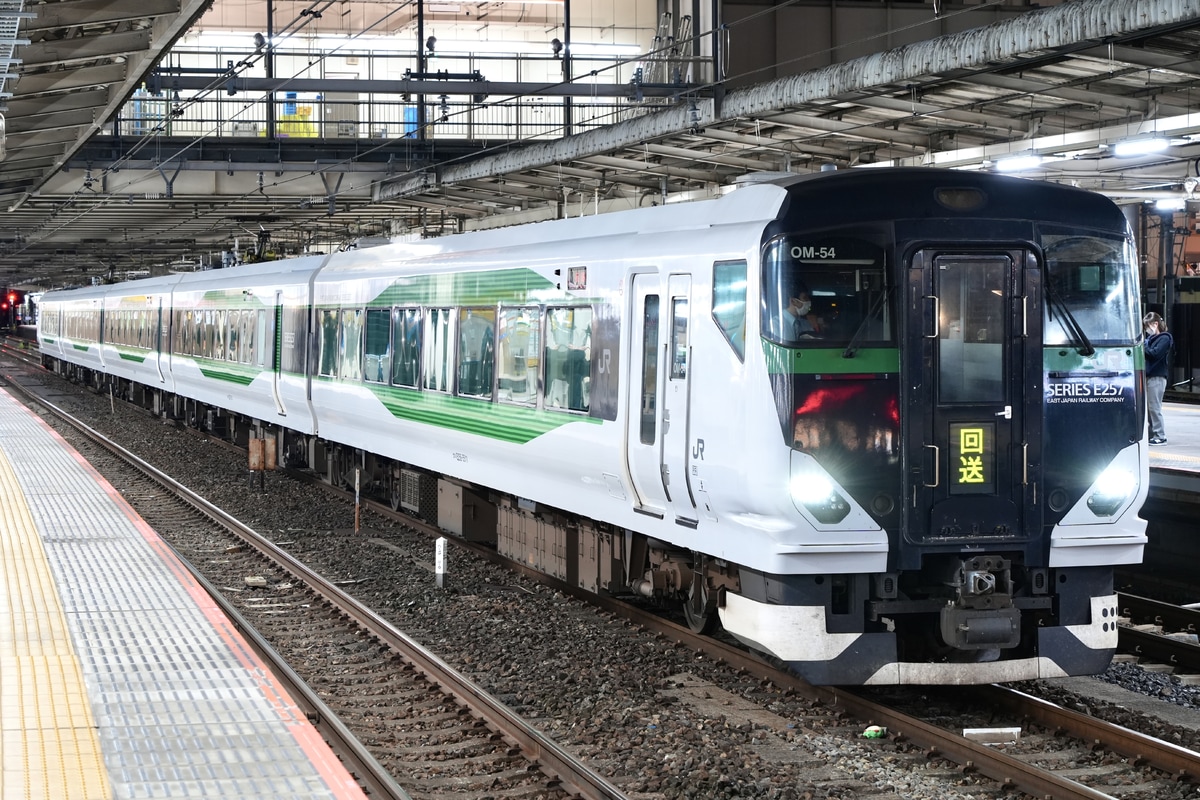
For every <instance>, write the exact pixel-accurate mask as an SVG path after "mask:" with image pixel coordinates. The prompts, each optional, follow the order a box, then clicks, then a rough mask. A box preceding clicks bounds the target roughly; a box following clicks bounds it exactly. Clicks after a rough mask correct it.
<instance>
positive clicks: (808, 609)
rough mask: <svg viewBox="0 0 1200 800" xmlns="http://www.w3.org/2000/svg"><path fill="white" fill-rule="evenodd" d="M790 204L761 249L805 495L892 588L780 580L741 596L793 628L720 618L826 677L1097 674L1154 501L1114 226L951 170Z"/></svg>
mask: <svg viewBox="0 0 1200 800" xmlns="http://www.w3.org/2000/svg"><path fill="white" fill-rule="evenodd" d="M788 191H789V195H790V198H789V202H788V204H787V205H786V207H785V210H784V212H783V214H782V215H781V216H780V218H779V219H778V220H777V221H776V222H775V223H773V224H772V226H771V227H770V228H769V229H768V230H767V232H766V234H765V236H764V248H763V261H762V298H761V300H762V302H761V323H762V330H761V333H762V341H763V349H764V353H765V355H766V360H767V366H768V372H769V374H770V380H771V383H772V387H771V388H772V392H773V395H774V398H775V401H776V408H777V411H778V415H779V424H780V432H781V435H782V437H783V439H784V441H785V442H786V443H787V444H788V445H789V446H790V447H791V475H790V492H791V495H792V499H793V502H794V503H795V505H796V507H797V509H798V510H799V511H800V513H801V514H802V515H803V516H804V517H805V518H806V520H807V521H808V522H809V524H810V525H811V526H812V529H813V534H812V535H813V536H814V537H815V540H817V541H819V542H822V543H826V544H827V545H830V546H832V545H833V543H834V542H836V540H837V538H838V535H839V534H842V535H845V536H846V537H848V539H847V540H848V541H849V540H851V539H852V538H853V536H854V535H855V531H856V530H864V529H866V528H864V525H863V518H864V517H868V516H869V518H870V521H872V522H874V523H875V524H877V525H878V526H879V527H880V528H882V529H883V530H884V531H886V533H887V538H888V557H887V568H886V571H883V572H877V573H850V572H849V571H848V574H828V573H826V574H812V575H804V574H800V575H790V576H762V580H761V581H759V582H758V585H761V586H762V587H765V588H764V589H763V590H761V591H760V593H761V594H762V595H763V596H762V597H753V596H745V595H746V592H745V589H746V587H747V586H748V585H749V586H753V585H755V583H754V582H753V581H748V580H747V578H748V577H749V575H748V574H743V576H742V584H743V595H744V596H743V597H738V598H736V600H737V602H738V603H744V601H745V600H747V599H749V600H756V601H758V602H759V603H767V604H772V603H773V604H778V605H777V606H776V611H777V612H778V613H781V614H782V616H781V617H779V618H778V619H776V621H775V622H774V623H772V624H762V622H761V621H758V622H755V623H753V624H751V625H750V626H749V627H747V625H746V620H744V619H737V616H738V615H739V614H740V613H742V612H741V611H740V610H739V608H738V607H736V605H735V606H730V605H727V606H726V608H724V609H723V610H722V615H723V616H724V617H728V618H727V619H726V625H727V627H729V628H730V629H731V630H735V631H736V630H737V629H739V628H741V629H743V630H746V629H750V630H754V631H755V632H754V634H753V636H752V637H748V638H752V639H755V640H756V641H755V644H757V645H759V646H765V647H766V649H768V650H770V651H771V652H773V653H775V654H776V655H778V656H780V657H782V658H784V659H785V660H787V661H789V662H790V663H791V664H792V666H793V667H794V668H795V669H796V671H798V672H799V673H800V674H801V675H804V676H805V677H807V678H808V679H809V680H811V681H813V682H815V683H844V684H909V683H912V684H936V683H980V682H992V681H1012V680H1023V679H1029V678H1035V677H1053V676H1061V675H1073V674H1088V673H1095V672H1099V671H1102V670H1104V669H1105V668H1106V667H1107V665H1108V663H1109V661H1110V659H1111V656H1112V653H1113V651H1114V648H1115V647H1116V643H1117V631H1116V614H1117V607H1116V597H1115V595H1114V593H1113V587H1112V569H1113V565H1114V564H1126V563H1137V562H1138V561H1140V559H1141V552H1142V546H1143V544H1144V542H1145V541H1146V537H1145V522H1144V521H1143V520H1141V519H1139V518H1138V516H1137V512H1138V511H1139V509H1140V508H1141V504H1142V501H1143V500H1144V499H1145V496H1146V492H1147V489H1148V458H1147V453H1146V442H1145V436H1144V406H1143V402H1142V389H1141V387H1142V379H1141V376H1140V369H1141V367H1142V360H1141V358H1142V357H1141V348H1140V339H1139V334H1140V325H1139V317H1140V315H1139V306H1138V294H1137V290H1138V289H1137V287H1138V277H1137V272H1136V266H1135V265H1136V260H1135V258H1134V254H1133V248H1132V245H1131V238H1130V234H1129V231H1128V226H1127V223H1126V220H1125V218H1124V217H1123V215H1122V214H1121V212H1120V210H1119V209H1118V208H1117V207H1116V206H1115V205H1114V204H1112V203H1111V202H1110V201H1108V200H1107V199H1105V198H1103V197H1100V196H1098V195H1094V194H1089V193H1085V192H1082V191H1078V190H1074V189H1068V188H1064V187H1059V186H1055V185H1050V184H1043V183H1035V182H1030V181H1024V180H1020V179H1015V178H1008V177H1001V176H991V175H983V174H971V173H961V172H947V171H941V170H908V169H896V170H856V171H853V172H845V173H837V174H834V175H824V176H817V177H813V178H808V179H801V180H798V181H796V182H794V183H792V184H790V185H789V186H788ZM826 563H828V562H826ZM788 605H790V606H792V608H791V609H790V610H789V611H782V609H780V608H778V606H788ZM756 608H758V609H759V611H760V612H761V609H762V606H761V605H759V606H756ZM821 622H823V623H824V624H823V625H822V624H821Z"/></svg>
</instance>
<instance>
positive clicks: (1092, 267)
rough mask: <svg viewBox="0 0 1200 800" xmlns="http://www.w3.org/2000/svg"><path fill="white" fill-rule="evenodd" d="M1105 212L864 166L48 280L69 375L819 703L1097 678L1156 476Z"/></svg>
mask: <svg viewBox="0 0 1200 800" xmlns="http://www.w3.org/2000/svg"><path fill="white" fill-rule="evenodd" d="M1136 263H1137V262H1136V259H1135V257H1134V253H1133V249H1132V246H1131V239H1130V235H1129V231H1128V229H1127V225H1126V222H1125V220H1124V218H1123V216H1122V214H1121V213H1120V211H1119V210H1118V209H1117V208H1116V207H1115V206H1114V205H1113V204H1112V203H1111V202H1109V201H1108V200H1105V199H1104V198H1101V197H1099V196H1096V195H1092V194H1088V193H1084V192H1080V191H1077V190H1072V189H1068V188H1063V187H1058V186H1053V185H1049V184H1038V183H1033V182H1026V181H1021V180H1018V179H1012V178H1004V177H998V176H991V175H985V174H970V173H962V172H947V171H938V170H919V169H913V170H909V169H903V170H899V169H898V170H854V171H848V172H838V173H822V174H820V175H817V176H809V177H803V178H793V179H787V180H782V181H776V182H766V183H761V184H757V185H749V186H745V187H743V188H739V189H737V190H736V191H734V192H732V193H730V194H729V195H727V196H725V197H723V198H721V199H719V200H713V201H706V202H698V203H693V204H681V205H672V206H666V207H657V208H650V209H643V210H637V211H629V212H624V213H617V214H611V215H605V216H597V217H589V218H581V219H569V220H562V221H556V222H549V223H541V224H535V225H529V226H522V227H514V228H510V229H502V230H496V231H488V232H480V233H468V234H461V235H455V236H448V237H445V238H442V239H434V240H429V241H424V242H420V243H412V244H395V245H386V246H382V247H376V248H371V249H367V250H359V251H350V252H344V253H337V254H334V255H329V256H314V257H306V258H297V259H291V260H286V261H277V262H272V263H265V264H257V265H253V266H243V267H234V268H229V269H221V270H213V271H208V272H199V273H190V274H180V275H167V276H164V277H157V278H150V279H146V280H139V281H132V282H128V283H120V284H115V285H111V286H97V287H91V288H85V289H79V290H72V291H55V292H49V293H47V294H45V295H44V296H43V298H42V302H41V316H40V320H39V330H38V335H39V340H40V344H41V349H42V353H43V357H44V359H45V363H46V364H47V366H49V367H50V368H52V369H54V370H56V371H58V372H60V373H63V374H66V375H68V376H70V377H72V378H74V379H76V380H80V381H83V382H86V383H89V384H91V385H93V386H95V387H97V388H100V389H103V390H105V391H108V390H109V388H110V387H111V388H112V389H114V390H115V391H117V392H119V393H120V394H121V395H122V396H125V397H129V398H131V399H134V400H137V401H140V402H142V403H144V404H145V405H146V406H147V407H150V408H152V409H154V410H155V411H157V412H159V413H162V414H164V415H170V416H172V417H176V418H180V419H185V420H188V421H189V422H191V423H192V424H196V425H200V426H203V427H206V428H209V429H211V430H214V431H216V432H219V433H221V434H223V435H226V436H229V437H231V438H233V439H235V440H237V441H245V440H247V439H249V438H250V437H253V436H261V435H264V434H268V435H270V437H271V438H272V439H273V440H274V442H275V443H276V445H275V446H276V451H275V452H276V454H277V456H278V458H279V459H281V460H282V461H283V462H284V463H286V464H304V465H307V466H309V467H311V468H313V469H315V470H318V471H320V472H321V473H323V474H325V475H327V476H328V478H329V479H330V480H332V481H345V480H353V475H354V474H355V470H356V469H358V470H360V471H361V474H362V475H363V476H364V481H365V483H366V484H367V485H368V486H369V487H370V488H371V489H373V490H375V491H378V492H379V493H381V494H383V495H386V496H387V497H389V498H390V499H391V501H392V503H393V505H394V506H395V507H404V508H407V509H409V510H411V511H413V512H415V513H417V514H419V515H421V516H423V517H425V518H426V519H429V520H431V521H435V522H439V523H440V524H441V525H442V526H443V527H444V528H446V529H448V530H450V531H451V532H453V533H455V534H458V535H463V536H469V537H472V538H478V539H486V540H489V541H495V542H496V543H497V546H498V547H499V548H500V549H501V550H502V551H503V552H505V553H507V554H509V555H513V556H516V557H517V558H520V559H521V560H523V561H525V562H527V563H529V564H531V565H533V566H536V567H537V568H539V569H542V570H544V571H546V572H549V573H551V574H555V575H557V576H558V577H561V578H563V579H565V580H568V581H570V582H572V583H574V584H577V585H580V586H584V587H587V588H589V589H592V590H594V591H605V592H612V593H636V594H641V595H645V596H649V597H654V598H659V599H660V600H661V601H663V602H664V603H678V604H679V605H680V606H681V608H682V610H683V612H684V614H685V615H686V618H687V620H688V622H689V623H690V624H691V625H692V626H693V627H694V628H696V629H697V630H703V629H711V628H712V626H713V625H714V624H715V623H716V622H717V621H718V620H719V622H720V624H722V625H723V626H724V628H725V629H726V630H727V631H728V632H729V633H731V634H733V635H734V636H736V637H738V638H739V639H741V640H743V641H744V642H746V643H748V644H750V645H752V646H754V647H755V648H758V649H760V650H763V651H765V652H768V653H771V654H773V655H774V656H776V657H778V658H779V659H782V660H783V661H786V662H788V663H789V664H790V665H791V666H792V667H793V668H794V669H795V670H796V671H797V672H798V673H799V674H801V675H802V676H804V677H805V678H807V679H808V680H810V681H812V682H814V683H827V684H828V683H841V684H897V683H976V682H992V681H1008V680H1019V679H1027V678H1033V677H1047V676H1058V675H1067V674H1079V673H1091V672H1097V671H1101V670H1103V669H1104V668H1105V666H1106V665H1107V664H1108V662H1109V660H1110V658H1111V655H1112V653H1113V651H1114V648H1115V646H1116V641H1117V631H1116V598H1115V595H1114V592H1113V587H1112V568H1113V565H1114V564H1126V563H1135V562H1137V561H1139V560H1140V558H1141V553H1142V547H1143V544H1144V542H1145V540H1146V539H1145V523H1144V522H1143V521H1142V520H1140V519H1139V518H1138V516H1137V512H1138V510H1139V508H1140V506H1141V503H1142V501H1143V500H1144V498H1145V496H1146V492H1147V489H1148V477H1147V476H1148V466H1147V465H1148V459H1147V454H1146V441H1145V434H1144V427H1145V425H1144V416H1145V410H1144V403H1143V394H1142V384H1143V380H1142V367H1143V362H1142V354H1141V346H1140V345H1141V340H1140V334H1141V331H1140V325H1139V319H1140V314H1139V300H1138V291H1139V287H1138V276H1137V272H1136Z"/></svg>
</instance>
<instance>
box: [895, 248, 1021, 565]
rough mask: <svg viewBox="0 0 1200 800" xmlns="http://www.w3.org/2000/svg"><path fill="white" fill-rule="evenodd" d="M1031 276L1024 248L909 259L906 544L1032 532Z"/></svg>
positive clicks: (980, 540)
mask: <svg viewBox="0 0 1200 800" xmlns="http://www.w3.org/2000/svg"><path fill="white" fill-rule="evenodd" d="M1039 275H1040V273H1039V272H1038V270H1037V269H1036V261H1035V259H1034V256H1033V254H1032V253H1029V252H1027V251H1024V250H1021V249H1012V250H1003V251H997V252H988V253H961V252H960V253H955V252H946V251H937V250H932V249H930V250H923V251H920V252H918V253H916V254H915V255H914V256H913V259H912V261H911V263H910V269H909V277H908V291H909V304H908V305H909V315H910V316H909V324H908V326H907V327H908V330H909V334H908V336H909V342H908V344H909V348H908V351H909V353H910V356H909V361H908V365H907V367H908V370H909V372H910V374H912V375H913V377H914V379H913V380H911V381H909V385H910V386H914V387H916V388H914V389H913V390H912V392H913V394H914V396H912V397H910V398H909V404H908V408H910V409H913V411H914V415H913V416H910V417H909V421H908V434H909V435H908V437H907V441H908V442H909V444H908V463H909V477H908V481H909V484H910V485H909V486H908V496H909V499H910V502H907V503H905V506H906V508H907V512H906V513H907V515H908V518H907V520H906V525H905V535H906V540H907V541H908V542H910V543H913V544H917V545H921V546H924V547H929V546H935V547H936V546H937V545H943V544H944V545H951V546H954V547H958V546H961V543H962V542H963V541H965V540H968V539H969V540H971V541H972V542H973V543H975V544H980V545H983V546H987V541H988V540H989V539H994V540H997V541H999V540H1003V541H1005V542H1008V543H1011V542H1013V541H1014V540H1024V539H1027V538H1029V537H1030V536H1031V535H1032V534H1035V533H1037V532H1039V531H1040V528H1041V523H1040V518H1039V517H1038V515H1037V505H1036V503H1037V491H1036V487H1037V477H1038V476H1037V474H1036V473H1037V471H1038V469H1039V465H1038V464H1037V463H1034V464H1031V463H1030V461H1029V453H1030V452H1036V450H1035V449H1031V447H1030V442H1031V440H1032V441H1034V442H1035V443H1036V441H1037V440H1038V439H1040V433H1039V432H1040V430H1041V391H1040V388H1039V386H1040V375H1041V335H1040V331H1041V317H1040V315H1037V314H1035V313H1031V312H1032V311H1033V309H1035V308H1036V307H1037V303H1036V302H1033V301H1032V300H1031V298H1030V297H1028V295H1030V294H1033V293H1035V292H1036V291H1037V289H1038V284H1039ZM1033 296H1034V297H1036V294H1033ZM909 552H911V551H909ZM905 566H914V565H912V564H908V565H905Z"/></svg>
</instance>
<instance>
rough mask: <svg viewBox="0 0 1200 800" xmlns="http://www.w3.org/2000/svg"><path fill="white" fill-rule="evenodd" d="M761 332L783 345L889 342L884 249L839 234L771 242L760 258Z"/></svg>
mask: <svg viewBox="0 0 1200 800" xmlns="http://www.w3.org/2000/svg"><path fill="white" fill-rule="evenodd" d="M762 270H763V272H762V297H761V298H760V308H761V311H762V335H763V336H765V337H766V338H767V339H770V340H771V341H773V342H776V343H778V344H782V345H786V346H788V347H847V346H862V345H870V344H872V343H877V344H882V343H885V342H891V341H892V338H893V328H894V322H893V317H894V313H893V310H892V308H891V307H890V305H889V303H888V302H887V301H888V298H889V297H890V294H891V293H890V292H889V291H888V287H887V280H886V274H887V273H886V264H885V260H884V250H883V248H882V247H880V246H879V245H877V244H875V243H873V242H871V241H868V240H866V239H863V238H855V237H850V236H846V235H844V234H838V235H831V234H803V235H800V234H797V235H794V236H783V237H778V238H776V239H774V240H773V241H771V242H770V243H769V244H768V245H767V248H766V251H765V253H764V256H763V267H762Z"/></svg>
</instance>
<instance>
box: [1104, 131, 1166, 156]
mask: <svg viewBox="0 0 1200 800" xmlns="http://www.w3.org/2000/svg"><path fill="white" fill-rule="evenodd" d="M1168 144H1170V142H1168V141H1167V140H1166V139H1164V138H1163V137H1161V136H1154V137H1151V138H1148V139H1126V140H1125V141H1123V142H1117V143H1116V144H1115V145H1114V146H1113V155H1114V156H1118V157H1120V158H1128V157H1130V156H1144V155H1147V154H1149V153H1161V152H1162V151H1163V150H1166V149H1167V145H1168Z"/></svg>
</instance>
